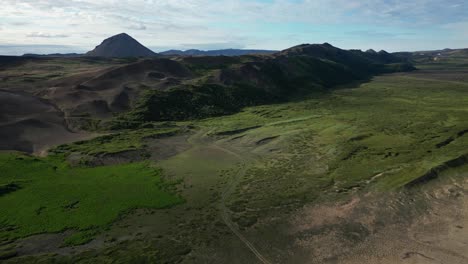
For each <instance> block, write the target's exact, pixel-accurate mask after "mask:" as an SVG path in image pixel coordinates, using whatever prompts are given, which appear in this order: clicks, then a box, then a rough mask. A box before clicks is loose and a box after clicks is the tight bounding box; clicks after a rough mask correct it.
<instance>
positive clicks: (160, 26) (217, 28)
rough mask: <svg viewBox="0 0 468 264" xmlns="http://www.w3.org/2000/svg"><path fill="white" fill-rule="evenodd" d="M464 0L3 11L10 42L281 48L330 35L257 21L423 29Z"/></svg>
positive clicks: (8, 2)
mask: <svg viewBox="0 0 468 264" xmlns="http://www.w3.org/2000/svg"><path fill="white" fill-rule="evenodd" d="M467 4H468V3H467V2H466V1H464V0H445V1H442V0H413V1H407V0H361V1H358V0H300V1H298V0H289V1H288V0H273V1H259V0H257V1H255V0H250V1H249V0H218V1H212V0H99V1H96V0H1V6H2V8H1V9H0V17H1V20H2V23H3V24H5V25H6V24H8V25H15V24H16V25H17V26H16V27H8V29H7V28H4V29H3V30H2V39H3V41H4V42H5V41H6V42H7V43H16V44H18V43H28V41H29V40H28V38H31V37H34V38H36V41H38V42H40V43H38V44H60V45H73V46H78V47H83V48H84V49H91V48H93V47H94V46H95V45H97V44H98V43H100V42H101V41H102V39H104V38H106V37H109V36H110V35H113V34H117V33H121V32H127V33H129V34H130V35H132V36H134V37H135V38H136V39H138V40H139V41H141V42H142V43H144V44H146V45H148V46H154V47H155V46H166V47H177V46H181V45H182V44H181V43H193V45H210V43H231V44H232V45H233V46H246V47H247V48H273V49H278V48H287V46H289V45H294V44H297V43H295V42H298V41H305V42H313V41H318V40H321V41H323V42H324V41H327V40H328V39H324V38H325V37H327V38H329V39H332V38H333V36H330V34H331V33H330V34H328V35H327V34H325V35H322V36H320V37H319V35H318V34H315V33H310V32H312V30H308V34H309V35H306V34H304V33H303V32H285V33H283V34H279V33H277V34H276V33H275V32H264V31H263V30H264V29H263V28H261V27H260V26H259V25H261V24H262V23H263V24H268V23H275V24H288V23H303V24H306V25H308V27H310V28H311V29H313V28H315V27H318V26H321V25H332V26H335V28H336V29H337V30H336V31H339V30H340V28H341V27H344V26H347V25H350V24H356V25H364V27H366V26H369V25H371V26H372V28H362V27H361V28H357V29H355V30H356V32H361V34H360V35H361V36H362V35H366V36H367V37H369V38H370V37H375V38H380V39H383V38H385V37H386V36H390V35H391V34H393V32H390V33H380V31H379V30H378V29H377V30H376V29H375V27H401V28H416V29H417V30H419V29H420V28H422V29H425V28H427V27H438V26H439V25H444V24H450V23H457V22H459V21H460V20H462V19H463V17H465V18H466V17H467V16H468V11H467V10H468V6H467ZM22 23H30V24H29V25H21V24H22ZM20 25H21V26H20ZM231 29H232V30H231ZM273 30H274V29H273ZM291 30H293V29H291ZM417 30H416V31H417ZM447 30H455V29H449V28H447ZM31 32H33V33H31ZM41 32H42V33H41ZM44 32H45V33H44ZM366 32H367V33H366ZM369 32H375V33H374V34H373V36H371V35H372V34H370V33H369ZM464 32H466V30H464ZM386 34H387V35H386ZM65 36H69V37H68V38H65ZM289 36H294V38H290V37H289ZM314 37H315V38H314ZM347 37H349V38H352V37H354V36H347ZM355 38H359V36H356V37H355ZM293 42H294V43H293ZM0 44H1V43H0ZM3 44H5V43H3ZM413 44H414V43H413V42H412V43H411V45H413Z"/></svg>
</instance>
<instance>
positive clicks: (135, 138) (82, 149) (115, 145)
mask: <svg viewBox="0 0 468 264" xmlns="http://www.w3.org/2000/svg"><path fill="white" fill-rule="evenodd" d="M179 131H180V129H179V128H164V129H149V128H147V129H138V130H128V131H122V132H119V133H114V134H110V135H105V136H101V137H97V138H95V139H92V140H87V141H78V142H75V143H73V144H68V145H62V146H59V147H57V148H55V149H53V150H52V152H55V153H70V152H79V153H83V154H88V155H96V154H101V153H118V152H123V151H127V150H136V149H141V148H143V147H144V139H145V138H151V137H153V138H157V137H166V136H172V135H175V134H176V133H178V132H179Z"/></svg>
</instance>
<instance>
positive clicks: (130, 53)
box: [23, 33, 467, 63]
mask: <svg viewBox="0 0 468 264" xmlns="http://www.w3.org/2000/svg"><path fill="white" fill-rule="evenodd" d="M303 47H304V46H303V45H299V46H296V47H294V48H292V50H297V49H302V48H303ZM289 51H291V49H289ZM350 51H351V52H354V53H358V52H361V51H360V50H350ZM280 52H282V51H276V50H255V49H219V50H206V51H205V50H198V49H189V50H185V51H182V50H175V49H172V50H167V51H163V52H160V53H155V52H153V51H152V50H150V49H148V48H147V47H145V46H143V45H142V44H141V43H139V42H138V41H137V40H135V39H134V38H132V37H131V36H129V35H128V34H126V33H121V34H118V35H115V36H112V37H110V38H107V39H105V40H104V41H103V42H102V43H101V44H100V45H98V46H96V48H95V49H93V50H91V51H89V52H87V53H85V54H78V53H67V54H60V53H55V54H46V55H42V54H24V55H23V56H25V57H86V56H88V57H107V58H125V57H156V56H242V55H254V54H255V55H259V54H274V53H280ZM456 52H467V50H453V49H444V50H437V51H420V52H397V53H392V54H390V53H388V52H386V51H384V50H381V51H379V52H377V51H374V50H372V49H370V50H367V51H366V52H365V53H364V54H367V56H371V57H373V59H378V60H379V61H382V62H385V63H391V60H392V59H390V58H391V57H392V58H393V60H395V57H394V56H391V55H395V56H396V57H398V58H406V59H411V58H415V57H421V56H432V57H438V56H441V55H442V56H443V55H444V54H452V53H456Z"/></svg>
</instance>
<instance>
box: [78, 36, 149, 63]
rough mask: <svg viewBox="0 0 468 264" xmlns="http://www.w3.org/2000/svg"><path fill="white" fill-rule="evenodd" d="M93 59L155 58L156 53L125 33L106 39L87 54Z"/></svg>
mask: <svg viewBox="0 0 468 264" xmlns="http://www.w3.org/2000/svg"><path fill="white" fill-rule="evenodd" d="M86 56H93V57H116V58H119V57H120V58H121V57H153V56H156V53H154V52H153V51H151V50H150V49H148V48H146V47H145V46H143V45H142V44H140V43H139V42H138V41H137V40H135V39H134V38H132V37H130V36H129V35H127V34H125V33H121V34H118V35H115V36H112V37H110V38H108V39H105V40H104V41H103V42H102V43H101V44H100V45H99V46H97V47H96V48H95V49H94V50H92V51H89V52H87V53H86Z"/></svg>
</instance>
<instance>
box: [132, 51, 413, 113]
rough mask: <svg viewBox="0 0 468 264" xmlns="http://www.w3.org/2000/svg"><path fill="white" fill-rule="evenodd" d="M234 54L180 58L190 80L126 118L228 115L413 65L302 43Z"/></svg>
mask: <svg viewBox="0 0 468 264" xmlns="http://www.w3.org/2000/svg"><path fill="white" fill-rule="evenodd" d="M382 55H384V56H385V59H382ZM227 58H231V59H227ZM235 58H237V59H235ZM235 58H234V57H186V58H183V59H181V60H179V61H180V62H181V63H182V64H184V65H186V66H187V68H188V69H191V70H192V72H193V74H194V78H193V80H192V81H185V82H183V83H178V84H177V85H174V86H172V87H170V88H168V89H165V90H163V91H162V90H152V91H149V92H148V93H146V96H144V97H143V98H141V99H140V101H139V103H137V104H136V107H135V108H134V109H133V111H131V112H130V113H129V114H128V115H127V116H126V117H125V118H129V119H131V120H132V121H142V122H145V121H159V120H183V119H191V118H201V117H207V116H215V115H223V114H230V113H234V112H236V111H239V110H240V109H241V108H243V107H245V106H252V105H258V104H265V103H275V102H284V101H287V100H289V99H290V98H292V97H294V96H298V95H304V94H308V93H311V92H320V91H322V92H323V91H326V90H328V89H331V88H332V87H334V86H336V85H342V84H346V83H351V82H354V81H359V80H366V79H369V78H370V77H371V76H373V75H376V74H380V73H388V72H397V71H409V70H412V69H414V68H413V67H412V65H410V64H408V63H407V62H406V61H405V60H401V59H398V58H397V57H395V56H393V55H391V54H388V53H387V54H380V55H379V54H378V55H373V54H368V53H365V52H362V51H347V50H342V49H339V48H336V47H333V46H332V45H330V44H322V45H309V44H305V45H300V46H296V47H293V48H291V49H287V50H284V51H282V52H279V53H276V54H273V55H271V56H249V57H235ZM387 61H389V62H392V63H391V64H387V63H386V62H387Z"/></svg>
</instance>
